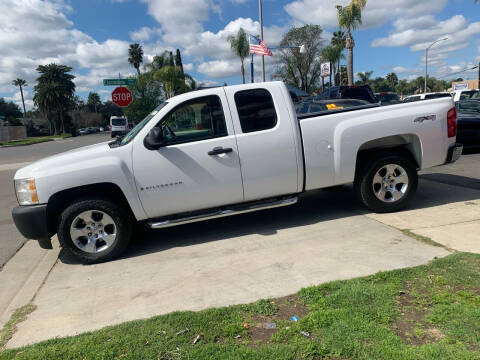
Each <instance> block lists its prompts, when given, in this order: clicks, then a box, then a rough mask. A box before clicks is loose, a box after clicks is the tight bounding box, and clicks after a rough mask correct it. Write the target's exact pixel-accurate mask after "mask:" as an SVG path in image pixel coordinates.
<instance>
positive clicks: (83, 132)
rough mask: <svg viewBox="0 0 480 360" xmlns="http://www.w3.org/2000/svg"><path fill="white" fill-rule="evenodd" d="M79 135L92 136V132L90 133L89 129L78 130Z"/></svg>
mask: <svg viewBox="0 0 480 360" xmlns="http://www.w3.org/2000/svg"><path fill="white" fill-rule="evenodd" d="M78 134H79V135H87V134H90V132H89V131H88V129H85V128H82V129H78Z"/></svg>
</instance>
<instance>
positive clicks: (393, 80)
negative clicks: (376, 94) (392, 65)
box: [386, 72, 398, 88]
mask: <svg viewBox="0 0 480 360" xmlns="http://www.w3.org/2000/svg"><path fill="white" fill-rule="evenodd" d="M386 80H387V82H388V83H389V84H390V86H391V87H392V88H395V86H397V84H398V76H397V74H395V73H394V72H391V73H390V74H388V75H387V77H386Z"/></svg>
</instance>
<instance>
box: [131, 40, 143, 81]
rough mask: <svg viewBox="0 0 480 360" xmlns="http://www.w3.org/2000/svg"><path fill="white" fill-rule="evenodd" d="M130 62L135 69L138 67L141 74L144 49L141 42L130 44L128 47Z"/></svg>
mask: <svg viewBox="0 0 480 360" xmlns="http://www.w3.org/2000/svg"><path fill="white" fill-rule="evenodd" d="M128 62H129V63H130V65H132V66H133V67H134V68H135V69H137V73H138V75H140V65H141V64H142V63H143V49H142V45H140V44H137V43H135V44H130V47H129V48H128Z"/></svg>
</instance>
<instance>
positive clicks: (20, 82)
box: [12, 78, 27, 117]
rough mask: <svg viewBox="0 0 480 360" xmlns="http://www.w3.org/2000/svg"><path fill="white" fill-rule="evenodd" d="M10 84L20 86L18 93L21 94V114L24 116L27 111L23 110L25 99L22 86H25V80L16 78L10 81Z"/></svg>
mask: <svg viewBox="0 0 480 360" xmlns="http://www.w3.org/2000/svg"><path fill="white" fill-rule="evenodd" d="M12 85H14V86H18V87H19V88H20V94H21V95H22V104H23V116H24V117H25V114H26V113H27V111H26V110H25V99H24V98H23V87H25V86H27V81H26V80H24V79H20V78H16V79H15V80H13V81H12Z"/></svg>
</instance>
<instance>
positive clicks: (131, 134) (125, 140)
mask: <svg viewBox="0 0 480 360" xmlns="http://www.w3.org/2000/svg"><path fill="white" fill-rule="evenodd" d="M167 104H168V103H167V102H164V103H161V104H160V105H158V106H157V107H156V108H155V110H153V111H152V112H151V113H150V114H148V115H147V117H146V118H145V119H143V120H142V121H140V122H139V123H138V124H137V126H135V127H134V128H133V129H132V130H131V131H130V132H129V133H128V134H127V135H125V137H124V138H123V139H122V141H121V142H120V145H126V144H128V143H129V142H130V141H132V140H133V138H134V137H135V136H137V134H138V133H139V132H140V130H142V129H143V127H144V126H145V125H147V124H148V122H149V121H150V120H151V119H152V118H153V117H154V116H155V115H157V113H158V112H159V111H160V109H162V108H163V107H164V106H165V105H167Z"/></svg>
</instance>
